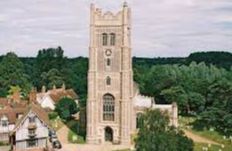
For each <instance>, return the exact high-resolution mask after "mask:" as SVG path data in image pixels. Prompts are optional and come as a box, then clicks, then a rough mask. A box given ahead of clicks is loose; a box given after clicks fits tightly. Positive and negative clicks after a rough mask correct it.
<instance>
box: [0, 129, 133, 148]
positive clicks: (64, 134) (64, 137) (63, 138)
mask: <svg viewBox="0 0 232 151" xmlns="http://www.w3.org/2000/svg"><path fill="white" fill-rule="evenodd" d="M68 131H69V128H68V127H67V126H66V125H64V126H63V127H62V128H61V129H59V130H58V131H57V137H58V139H59V140H60V142H61V144H62V149H59V150H57V151H114V150H121V149H128V148H130V146H123V145H112V144H105V145H90V144H70V143H69V142H68ZM0 151H1V150H0Z"/></svg>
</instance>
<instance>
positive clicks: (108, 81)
mask: <svg viewBox="0 0 232 151" xmlns="http://www.w3.org/2000/svg"><path fill="white" fill-rule="evenodd" d="M106 85H111V78H110V77H107V78H106Z"/></svg>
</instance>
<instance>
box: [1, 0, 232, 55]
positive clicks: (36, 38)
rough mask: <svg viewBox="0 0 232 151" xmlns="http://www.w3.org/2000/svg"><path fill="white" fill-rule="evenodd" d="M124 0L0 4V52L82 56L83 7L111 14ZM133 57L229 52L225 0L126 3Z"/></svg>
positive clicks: (230, 5) (231, 4) (231, 38)
mask: <svg viewBox="0 0 232 151" xmlns="http://www.w3.org/2000/svg"><path fill="white" fill-rule="evenodd" d="M123 1H124V0H117V1H109V0H70V1H65V0H49V1H47V0H33V1H31V0H20V1H17V0H7V1H0V14H1V15H0V54H4V53H6V52H7V51H9V50H13V51H16V53H17V54H18V55H20V56H25V55H26V56H35V55H36V54H37V51H38V50H39V49H42V48H47V47H57V46H59V45H60V46H62V47H63V49H64V50H65V55H68V56H70V57H76V56H80V55H83V56H88V47H89V46H88V44H89V5H90V3H95V4H96V5H97V6H98V7H101V8H103V11H107V10H111V11H113V12H117V11H118V10H119V9H121V6H122V3H123ZM128 2H129V6H130V7H131V8H132V17H133V20H132V23H133V24H132V40H133V41H132V42H133V44H132V48H133V55H136V56H140V57H157V56H165V57H167V56H186V55H188V54H189V53H191V52H193V51H196V50H201V51H202V50H205V51H211V50H228V51H232V28H231V27H232V18H231V16H232V11H231V10H232V1H231V0H143V1H141V0H128Z"/></svg>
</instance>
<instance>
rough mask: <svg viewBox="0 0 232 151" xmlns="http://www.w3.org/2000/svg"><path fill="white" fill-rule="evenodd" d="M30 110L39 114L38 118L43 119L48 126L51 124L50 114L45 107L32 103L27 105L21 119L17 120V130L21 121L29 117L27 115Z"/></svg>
mask: <svg viewBox="0 0 232 151" xmlns="http://www.w3.org/2000/svg"><path fill="white" fill-rule="evenodd" d="M30 111H32V112H33V113H35V114H36V115H37V116H38V118H39V119H40V120H41V121H43V122H44V123H45V124H46V125H47V126H50V123H49V118H48V114H47V113H46V112H45V111H44V109H43V108H42V107H40V106H39V105H37V104H35V103H31V104H30V105H29V106H28V107H27V110H26V111H25V113H24V115H23V117H22V118H21V119H20V120H18V121H17V123H16V125H15V129H14V130H16V129H17V128H18V126H19V125H20V123H21V122H22V121H24V119H25V117H27V115H28V113H29V112H30Z"/></svg>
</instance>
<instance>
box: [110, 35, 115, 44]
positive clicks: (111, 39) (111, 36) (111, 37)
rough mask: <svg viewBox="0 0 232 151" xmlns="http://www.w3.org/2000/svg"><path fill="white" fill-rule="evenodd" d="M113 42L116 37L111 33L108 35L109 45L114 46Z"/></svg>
mask: <svg viewBox="0 0 232 151" xmlns="http://www.w3.org/2000/svg"><path fill="white" fill-rule="evenodd" d="M115 41H116V35H115V33H111V34H110V45H111V46H114V45H115Z"/></svg>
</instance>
